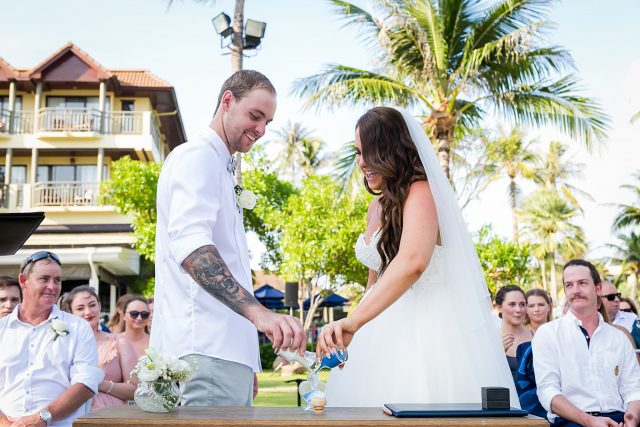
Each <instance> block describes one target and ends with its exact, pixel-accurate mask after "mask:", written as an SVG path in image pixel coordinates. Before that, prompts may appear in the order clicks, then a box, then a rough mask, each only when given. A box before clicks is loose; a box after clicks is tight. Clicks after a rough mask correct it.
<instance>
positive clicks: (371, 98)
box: [291, 65, 424, 109]
mask: <svg viewBox="0 0 640 427" xmlns="http://www.w3.org/2000/svg"><path fill="white" fill-rule="evenodd" d="M291 93H292V94H294V95H297V96H300V97H306V98H307V100H306V102H305V106H304V108H305V109H308V108H310V107H311V106H315V107H316V108H319V107H320V106H322V107H328V108H329V109H331V108H333V107H338V106H342V105H344V104H345V103H348V104H351V105H375V104H384V103H387V102H393V103H394V104H396V105H398V106H403V107H410V106H412V105H414V104H416V103H417V101H418V100H419V99H421V100H423V101H424V99H422V98H421V96H420V94H419V93H417V92H416V91H415V90H414V89H412V88H411V87H408V86H406V85H405V84H404V83H402V82H399V81H396V80H393V79H391V78H389V77H386V76H384V75H381V74H378V73H375V72H372V71H366V70H362V69H358V68H353V67H347V66H343V65H329V66H328V67H327V68H326V69H325V70H324V71H323V72H322V73H320V74H316V75H313V76H310V77H306V78H302V79H297V80H295V81H294V82H293V85H292V89H291Z"/></svg>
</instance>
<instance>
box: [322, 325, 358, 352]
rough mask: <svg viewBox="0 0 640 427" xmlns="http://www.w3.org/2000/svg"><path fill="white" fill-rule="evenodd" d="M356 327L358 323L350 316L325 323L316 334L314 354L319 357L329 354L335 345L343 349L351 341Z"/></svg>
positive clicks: (356, 329) (334, 348)
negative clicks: (316, 340) (316, 344)
mask: <svg viewBox="0 0 640 427" xmlns="http://www.w3.org/2000/svg"><path fill="white" fill-rule="evenodd" d="M358 329H359V328H358V325H357V324H356V322H355V321H354V319H353V318H351V317H345V318H344V319H340V320H338V321H337V322H330V323H327V324H326V325H324V326H323V327H322V329H321V330H320V334H319V335H318V346H317V347H316V356H318V358H320V359H321V358H322V357H323V356H325V355H327V356H330V355H331V352H332V351H335V350H336V346H337V347H338V348H339V349H340V350H344V349H345V348H347V346H348V345H349V344H350V343H351V340H352V339H353V336H354V335H355V333H356V332H357V331H358Z"/></svg>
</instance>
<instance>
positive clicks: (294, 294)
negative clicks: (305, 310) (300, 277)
mask: <svg viewBox="0 0 640 427" xmlns="http://www.w3.org/2000/svg"><path fill="white" fill-rule="evenodd" d="M284 306H285V307H289V314H290V315H292V316H293V310H294V309H295V308H298V282H286V283H285V284H284Z"/></svg>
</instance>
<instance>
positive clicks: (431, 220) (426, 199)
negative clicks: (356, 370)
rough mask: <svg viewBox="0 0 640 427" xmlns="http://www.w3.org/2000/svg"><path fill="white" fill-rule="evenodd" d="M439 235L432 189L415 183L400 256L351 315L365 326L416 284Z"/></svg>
mask: <svg viewBox="0 0 640 427" xmlns="http://www.w3.org/2000/svg"><path fill="white" fill-rule="evenodd" d="M437 236H438V219H437V214H436V208H435V204H434V202H433V196H432V194H431V189H430V188H429V185H428V184H427V182H426V181H419V182H415V183H413V184H412V185H411V187H410V189H409V195H408V196H407V200H406V202H405V206H404V213H403V226H402V236H401V238H400V248H399V250H398V254H397V255H396V257H395V258H394V259H393V260H392V261H391V262H390V263H389V265H388V267H387V269H386V271H385V272H384V274H383V275H382V276H381V277H380V278H379V279H378V282H377V284H376V286H375V287H374V288H373V289H372V290H371V295H369V296H368V297H367V298H366V299H365V300H364V301H363V303H362V304H361V305H359V306H358V307H357V308H356V309H355V310H354V311H353V313H352V314H351V317H352V318H353V320H354V321H355V323H356V326H357V327H358V329H359V328H361V327H362V326H363V325H365V324H366V323H368V322H369V321H371V320H372V319H373V318H375V317H376V316H378V315H379V314H380V313H382V312H383V311H384V310H385V309H386V308H387V307H389V306H390V305H391V304H393V303H394V302H395V301H396V300H397V299H398V298H400V297H401V296H402V294H404V293H405V292H406V291H407V289H409V288H410V287H411V285H413V284H414V283H415V282H416V280H418V278H419V277H420V275H421V274H422V273H423V272H424V270H425V269H426V268H427V265H429V261H430V259H431V255H432V254H433V250H434V249H435V246H436V239H437Z"/></svg>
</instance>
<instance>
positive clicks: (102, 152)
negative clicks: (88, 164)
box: [96, 147, 104, 185]
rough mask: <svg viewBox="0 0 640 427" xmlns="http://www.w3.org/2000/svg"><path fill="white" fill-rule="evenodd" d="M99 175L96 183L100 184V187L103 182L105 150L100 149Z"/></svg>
mask: <svg viewBox="0 0 640 427" xmlns="http://www.w3.org/2000/svg"><path fill="white" fill-rule="evenodd" d="M97 167H98V173H97V175H98V176H97V177H96V178H97V179H96V182H97V183H98V185H100V183H101V182H102V169H103V167H104V148H102V147H100V148H98V164H97Z"/></svg>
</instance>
